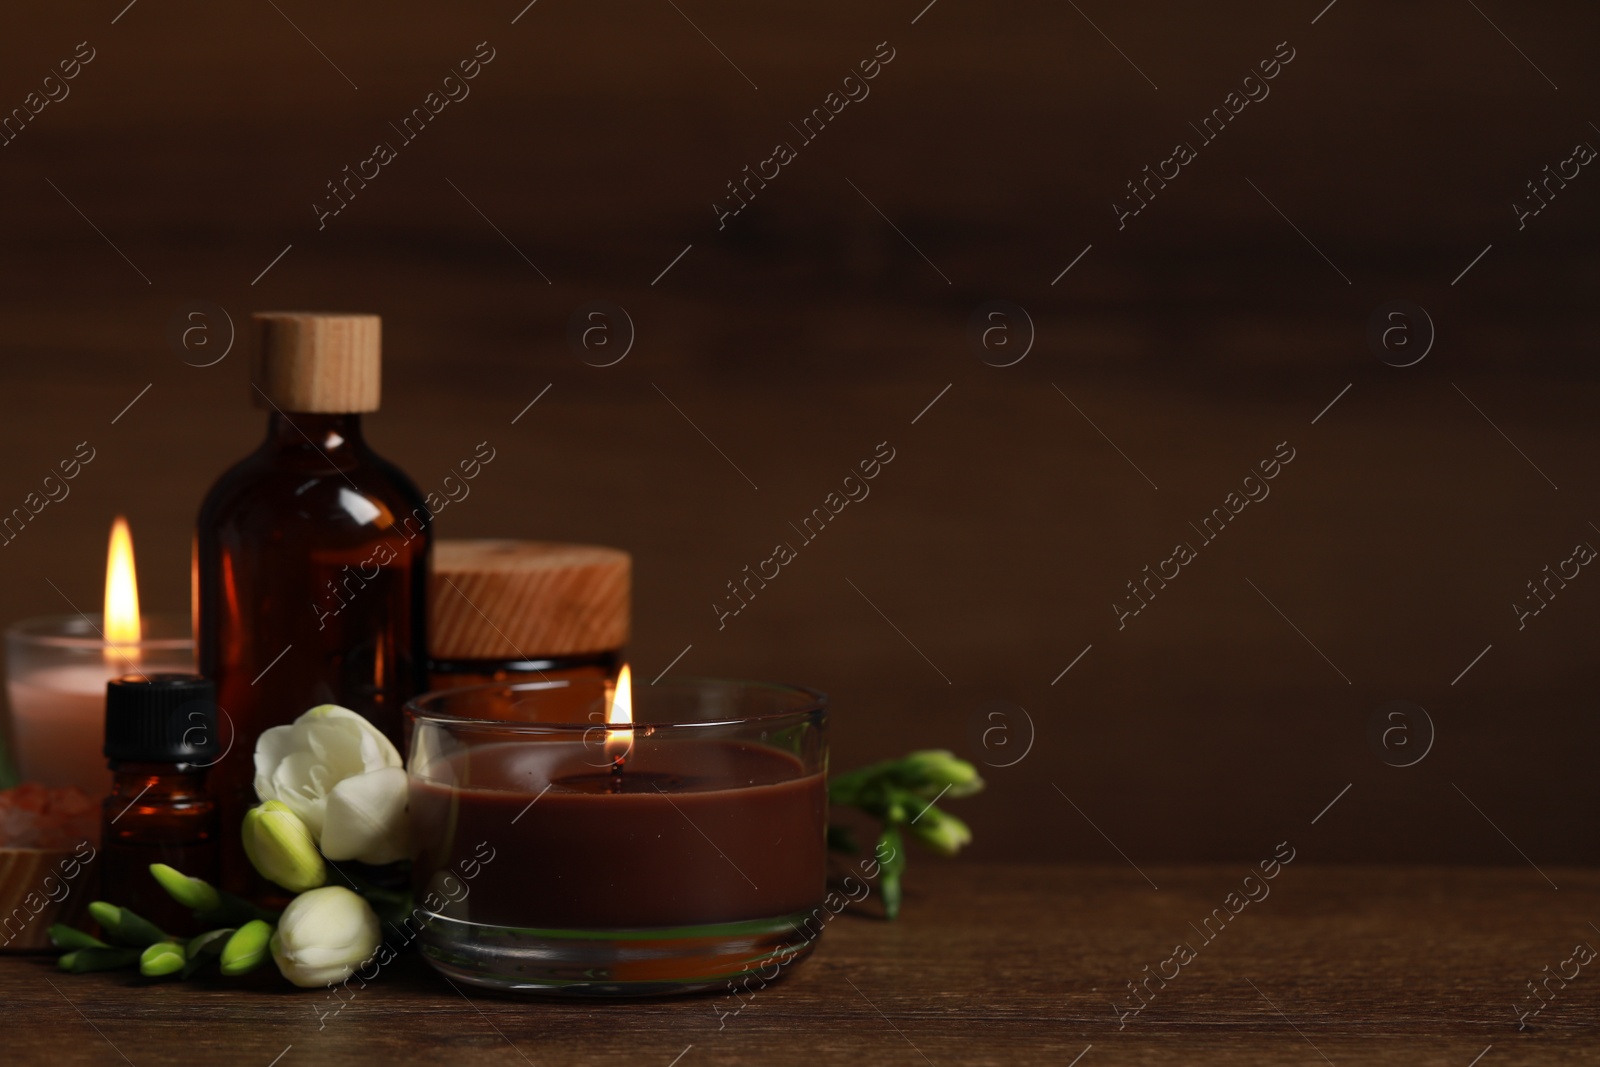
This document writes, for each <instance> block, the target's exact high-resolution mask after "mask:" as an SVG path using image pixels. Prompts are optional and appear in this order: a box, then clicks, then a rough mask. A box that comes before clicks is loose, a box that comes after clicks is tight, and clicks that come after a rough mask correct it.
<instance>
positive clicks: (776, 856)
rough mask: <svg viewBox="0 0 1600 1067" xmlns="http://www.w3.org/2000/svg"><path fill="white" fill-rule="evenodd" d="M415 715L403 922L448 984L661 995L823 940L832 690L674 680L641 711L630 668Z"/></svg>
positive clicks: (445, 696) (446, 703)
mask: <svg viewBox="0 0 1600 1067" xmlns="http://www.w3.org/2000/svg"><path fill="white" fill-rule="evenodd" d="M575 707H584V708H586V709H587V714H586V716H585V720H584V721H583V722H573V721H571V720H570V714H571V711H572V709H573V708H575ZM619 708H620V709H621V713H619V710H618V709H619ZM547 711H549V712H552V713H553V715H554V718H553V719H552V718H551V716H549V715H547V714H546V712H547ZM407 714H408V722H409V726H410V742H409V746H408V748H409V752H408V758H407V764H406V768H407V774H408V776H409V780H410V798H409V810H410V812H411V831H412V840H413V848H414V856H413V867H412V874H413V891H414V895H415V899H416V901H417V908H416V910H415V911H414V912H413V913H412V915H411V917H409V918H408V919H407V920H406V921H405V924H404V925H405V927H406V929H407V933H408V937H412V938H415V939H417V940H418V941H419V942H420V944H421V947H422V951H423V954H424V956H425V957H426V958H427V959H428V961H429V962H430V963H431V964H432V965H433V966H434V967H435V968H436V969H438V970H439V971H441V972H442V973H444V974H445V975H447V976H449V977H450V978H452V979H456V980H459V981H462V982H468V983H471V984H474V985H479V986H485V987H489V988H493V989H501V990H518V991H530V992H537V993H544V994H564V995H578V996H648V995H657V994H667V993H682V992H690V991H694V990H705V989H721V988H724V987H725V986H726V985H727V983H728V982H730V981H733V982H737V981H739V980H742V979H744V978H746V977H749V976H751V975H755V974H758V973H761V972H763V971H767V972H772V973H786V969H787V965H792V964H793V963H794V962H796V961H797V960H799V959H801V958H803V957H804V956H806V955H807V954H809V952H810V951H811V949H812V947H813V946H814V944H815V940H816V938H817V937H818V936H819V935H820V932H821V923H819V922H817V921H815V915H816V913H817V910H818V908H819V907H820V905H821V904H822V902H823V897H824V895H825V882H826V867H827V849H826V836H827V835H826V826H827V807H828V805H827V783H826V774H827V754H828V748H827V733H826V730H827V701H826V698H825V697H824V696H823V695H822V694H820V693H817V692H814V691H812V690H809V689H800V688H797V687H793V686H784V685H768V684H761V683H755V682H733V681H717V680H690V681H665V682H662V683H660V684H658V685H654V686H644V687H641V689H640V690H639V694H638V702H637V705H636V706H635V705H633V701H632V698H631V696H630V695H629V693H628V686H627V674H626V672H625V671H624V673H623V675H622V679H621V681H620V682H619V684H618V685H617V686H616V687H613V686H610V685H607V684H605V683H602V682H595V681H592V680H583V681H550V682H524V683H519V684H514V685H488V686H477V687H472V688H466V689H456V690H451V691H446V692H439V693H430V694H427V695H425V696H422V697H419V698H418V699H416V700H414V701H412V702H411V703H410V704H409V705H408V706H407ZM766 977H767V979H770V977H771V974H768V975H767V976H766Z"/></svg>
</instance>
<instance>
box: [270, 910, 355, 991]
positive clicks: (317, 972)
mask: <svg viewBox="0 0 1600 1067" xmlns="http://www.w3.org/2000/svg"><path fill="white" fill-rule="evenodd" d="M380 940H382V938H381V937H380V936H379V931H378V916H377V913H375V912H374V911H373V910H372V905H370V904H368V903H367V902H366V901H365V900H363V899H361V897H359V896H357V895H356V894H354V893H352V892H350V890H348V889H346V888H344V887H343V886H338V885H329V886H323V887H322V888H321V889H313V890H311V891H310V892H307V893H301V894H300V895H299V896H297V897H295V898H294V899H293V900H291V901H290V902H289V906H288V907H287V908H285V909H283V916H282V917H281V918H280V919H279V920H278V932H277V933H275V934H273V935H272V958H273V960H275V961H276V962H277V964H278V970H279V971H280V972H282V974H283V976H284V977H285V978H287V979H289V981H291V982H293V983H294V984H295V985H297V986H302V987H305V988H308V989H309V988H314V987H316V986H323V985H329V984H332V983H335V982H342V981H344V980H345V979H346V978H349V977H350V975H351V974H352V973H353V972H354V971H355V969H356V968H357V967H358V966H360V965H361V964H362V963H363V962H364V961H366V960H367V959H370V958H371V956H372V954H373V953H374V952H376V951H377V949H378V942H379V941H380Z"/></svg>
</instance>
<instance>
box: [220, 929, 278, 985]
mask: <svg viewBox="0 0 1600 1067" xmlns="http://www.w3.org/2000/svg"><path fill="white" fill-rule="evenodd" d="M271 941H272V924H271V923H266V922H262V921H261V920H260V919H253V920H251V921H250V922H247V923H245V924H244V925H243V926H241V927H239V929H237V930H235V931H234V932H233V936H232V937H230V938H228V943H227V944H226V945H223V946H222V973H223V974H226V975H239V974H249V973H250V972H251V971H253V970H255V969H256V968H257V967H259V966H261V964H262V963H263V962H264V961H265V960H266V959H267V958H268V956H269V953H268V952H267V946H268V945H269V944H270V943H271Z"/></svg>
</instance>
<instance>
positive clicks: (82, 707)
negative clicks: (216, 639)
mask: <svg viewBox="0 0 1600 1067" xmlns="http://www.w3.org/2000/svg"><path fill="white" fill-rule="evenodd" d="M193 670H194V642H193V641H192V640H190V638H189V624H188V620H187V619H176V618H166V617H161V616H147V617H141V616H140V614H139V589H138V582H137V579H136V577H135V575H134V565H133V538H132V536H131V535H130V533H129V531H128V523H127V520H126V519H124V518H122V516H120V515H119V516H117V520H116V522H115V523H113V524H112V527H111V541H110V545H109V547H108V549H107V556H106V594H105V611H104V613H103V614H100V615H82V614H79V615H60V616H50V617H47V618H39V619H26V620H24V621H22V622H19V623H17V624H16V625H14V626H12V627H11V628H10V629H9V630H8V631H7V632H6V689H7V694H8V696H9V697H10V703H11V740H12V753H11V754H12V758H13V759H14V760H15V762H16V764H17V771H18V773H19V774H20V775H21V779H22V780H23V781H25V782H39V783H41V784H43V785H47V786H68V785H76V786H78V787H80V788H82V789H83V790H84V791H85V792H87V793H88V794H89V795H90V796H93V797H98V796H102V795H104V794H105V793H106V792H107V791H108V790H109V789H110V787H111V772H110V771H109V770H107V769H106V760H105V756H104V755H103V754H102V753H101V748H102V746H103V744H104V738H105V703H106V683H107V682H108V681H110V680H111V679H113V678H117V677H120V676H121V675H124V674H130V673H145V672H188V671H193Z"/></svg>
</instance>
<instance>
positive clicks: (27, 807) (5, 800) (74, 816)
mask: <svg viewBox="0 0 1600 1067" xmlns="http://www.w3.org/2000/svg"><path fill="white" fill-rule="evenodd" d="M99 837H100V811H99V805H97V804H96V803H95V802H94V801H93V800H92V799H91V798H90V797H89V794H87V793H85V792H84V791H83V790H82V789H79V788H78V787H77V786H75V785H72V786H66V787H64V788H60V789H50V788H47V787H45V786H42V785H38V784H37V783H33V782H28V783H25V784H23V785H19V786H17V787H16V788H14V789H7V790H4V791H0V848H48V849H57V848H59V849H70V848H73V847H75V846H76V845H78V844H80V843H81V842H84V841H89V842H94V841H97V840H99Z"/></svg>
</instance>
